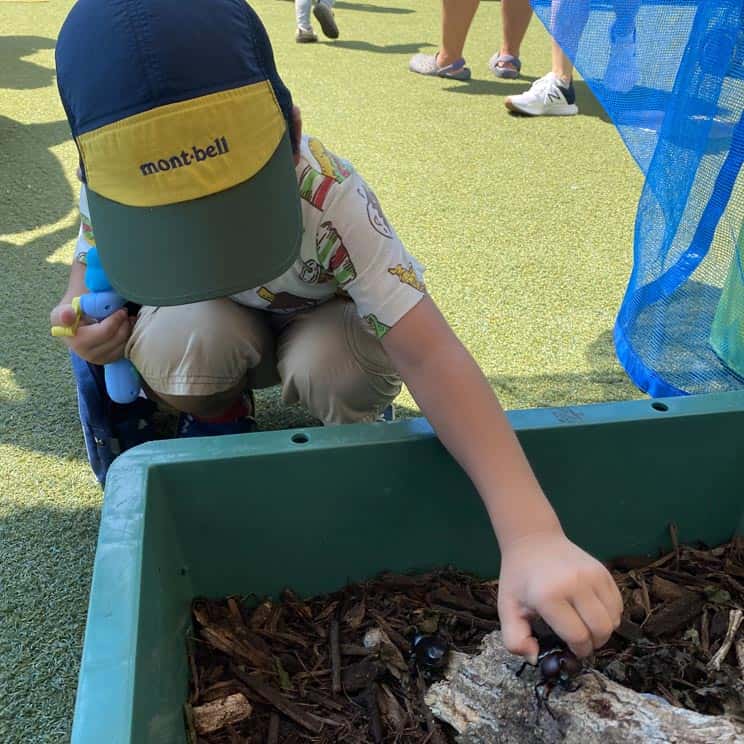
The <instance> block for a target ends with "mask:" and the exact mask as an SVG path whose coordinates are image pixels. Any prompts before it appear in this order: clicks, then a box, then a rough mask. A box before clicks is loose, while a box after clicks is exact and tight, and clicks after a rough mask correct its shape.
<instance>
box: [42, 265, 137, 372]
mask: <svg viewBox="0 0 744 744" xmlns="http://www.w3.org/2000/svg"><path fill="white" fill-rule="evenodd" d="M87 291H88V289H87V287H86V286H85V266H84V265H83V264H81V263H80V262H79V261H73V263H72V268H71V270H70V280H69V282H68V284H67V291H66V292H65V293H64V295H63V296H62V299H61V300H60V301H59V304H58V305H57V306H56V307H55V308H54V309H53V310H52V312H51V314H50V316H49V320H50V323H51V325H52V326H72V325H73V324H74V322H75V310H74V309H73V307H72V305H71V304H70V303H71V302H72V298H73V297H79V296H80V295H82V294H85V293H86V292H87ZM133 321H134V319H133V318H132V319H131V320H130V319H128V318H127V311H126V309H125V308H122V309H121V310H117V311H116V312H115V313H112V314H111V315H110V316H109V317H108V318H106V319H105V320H103V321H101V322H100V323H92V324H85V321H83V323H81V324H80V327H79V328H78V330H77V333H76V334H75V335H74V336H69V337H65V338H63V339H62V340H63V341H64V343H65V344H66V345H67V346H68V347H69V348H70V349H72V350H73V351H74V352H75V353H76V354H77V355H78V356H79V357H81V358H82V359H85V360H86V361H88V362H91V363H92V364H108V363H109V362H115V361H117V360H118V359H121V358H122V357H123V356H124V347H125V345H126V342H127V339H128V338H129V335H130V333H131V329H132V324H133Z"/></svg>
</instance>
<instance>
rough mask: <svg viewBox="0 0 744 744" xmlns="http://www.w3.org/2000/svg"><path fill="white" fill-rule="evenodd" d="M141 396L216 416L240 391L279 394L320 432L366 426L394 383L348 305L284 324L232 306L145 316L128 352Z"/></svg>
mask: <svg viewBox="0 0 744 744" xmlns="http://www.w3.org/2000/svg"><path fill="white" fill-rule="evenodd" d="M126 354H127V356H128V357H129V358H130V359H131V360H132V362H133V364H134V365H135V367H136V368H137V369H138V370H139V372H140V374H141V375H142V378H143V380H144V382H145V390H146V391H147V392H148V395H150V396H151V397H154V398H156V399H160V400H161V401H164V402H165V403H166V404H168V405H169V406H172V407H173V408H176V409H177V410H179V411H185V412H187V413H192V414H195V415H197V416H199V415H201V416H217V415H219V414H220V413H222V411H224V410H225V408H227V407H228V406H229V405H230V404H231V403H232V402H233V401H234V400H235V399H236V398H237V395H238V394H239V393H240V392H242V391H245V390H249V389H255V388H264V387H270V386H273V385H277V384H278V385H281V389H282V399H283V400H284V402H285V403H298V402H300V403H303V404H304V405H305V406H306V407H307V408H308V409H309V410H310V412H311V413H312V414H313V415H314V416H315V417H317V418H318V419H320V420H321V421H322V422H323V423H325V424H342V423H352V422H358V421H373V420H374V419H375V418H376V417H377V416H378V415H379V414H380V413H381V412H382V411H383V410H384V409H385V407H386V406H388V405H389V404H390V403H391V402H392V401H393V399H394V398H395V397H396V396H397V395H398V393H399V392H400V388H401V381H400V378H399V376H398V374H397V373H396V372H395V370H394V369H393V367H392V365H391V362H390V359H389V358H388V356H387V354H386V353H385V350H384V349H383V347H382V344H381V343H380V341H379V339H378V338H377V337H376V336H375V335H374V333H373V332H372V330H371V329H370V328H369V327H368V326H367V325H366V324H365V323H364V322H363V321H362V320H361V318H359V316H358V314H357V312H356V307H355V306H354V304H353V303H352V302H350V301H348V300H343V299H340V298H337V299H333V300H330V301H329V302H326V303H324V304H322V305H319V306H317V307H315V308H313V309H311V310H305V311H303V312H300V313H295V314H293V315H291V316H286V315H276V314H271V313H267V312H263V311H260V310H254V309H252V308H248V307H245V306H243V305H240V304H238V303H236V302H233V301H232V300H230V299H226V298H225V299H218V300H209V301H207V302H198V303H194V304H191V305H181V306H176V307H143V308H142V309H141V310H140V313H139V316H138V317H137V322H136V323H135V326H134V330H133V332H132V336H131V338H130V339H129V342H128V344H127V349H126Z"/></svg>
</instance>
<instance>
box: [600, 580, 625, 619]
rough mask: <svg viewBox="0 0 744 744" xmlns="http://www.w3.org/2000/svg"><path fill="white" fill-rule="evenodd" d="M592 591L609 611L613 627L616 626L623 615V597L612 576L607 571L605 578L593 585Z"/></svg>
mask: <svg viewBox="0 0 744 744" xmlns="http://www.w3.org/2000/svg"><path fill="white" fill-rule="evenodd" d="M594 591H595V592H596V593H597V596H598V597H599V599H600V601H601V602H602V604H603V605H604V606H605V607H606V608H607V612H609V613H610V617H611V618H612V621H613V627H615V628H617V626H618V625H620V620H622V617H623V598H622V596H621V595H620V590H619V589H618V588H617V584H616V583H615V582H614V580H613V578H612V576H610V574H609V573H608V574H607V576H606V579H605V580H604V581H602V582H600V583H599V585H598V586H595V587H594Z"/></svg>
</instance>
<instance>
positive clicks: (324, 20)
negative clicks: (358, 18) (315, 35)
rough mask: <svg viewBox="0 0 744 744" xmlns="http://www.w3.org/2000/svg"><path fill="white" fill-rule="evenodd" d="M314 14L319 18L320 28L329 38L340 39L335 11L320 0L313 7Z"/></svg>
mask: <svg viewBox="0 0 744 744" xmlns="http://www.w3.org/2000/svg"><path fill="white" fill-rule="evenodd" d="M313 15H314V16H315V17H316V18H317V19H318V23H319V24H320V28H321V29H322V30H323V33H324V34H325V35H326V36H327V37H328V38H329V39H338V26H337V25H336V19H335V18H334V17H333V11H332V10H331V9H330V8H329V7H328V6H327V5H326V4H325V3H324V2H322V0H320V1H319V2H318V3H316V4H315V7H314V8H313Z"/></svg>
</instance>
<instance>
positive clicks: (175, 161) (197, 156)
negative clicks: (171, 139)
mask: <svg viewBox="0 0 744 744" xmlns="http://www.w3.org/2000/svg"><path fill="white" fill-rule="evenodd" d="M228 152H230V147H229V146H228V144H227V137H218V138H217V139H215V140H214V143H213V144H210V145H207V146H206V147H197V146H196V145H192V146H191V148H190V150H189V151H188V152H187V151H186V150H181V152H180V153H179V154H178V155H171V156H170V157H169V158H159V159H158V160H156V161H153V160H150V161H149V162H147V163H142V164H140V172H141V173H142V175H143V176H152V175H154V174H155V173H163V172H164V171H169V170H171V168H183V167H184V166H185V165H193V164H194V163H203V162H204V161H205V160H206V159H207V158H216V157H219V156H220V155H225V154H226V153H228Z"/></svg>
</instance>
